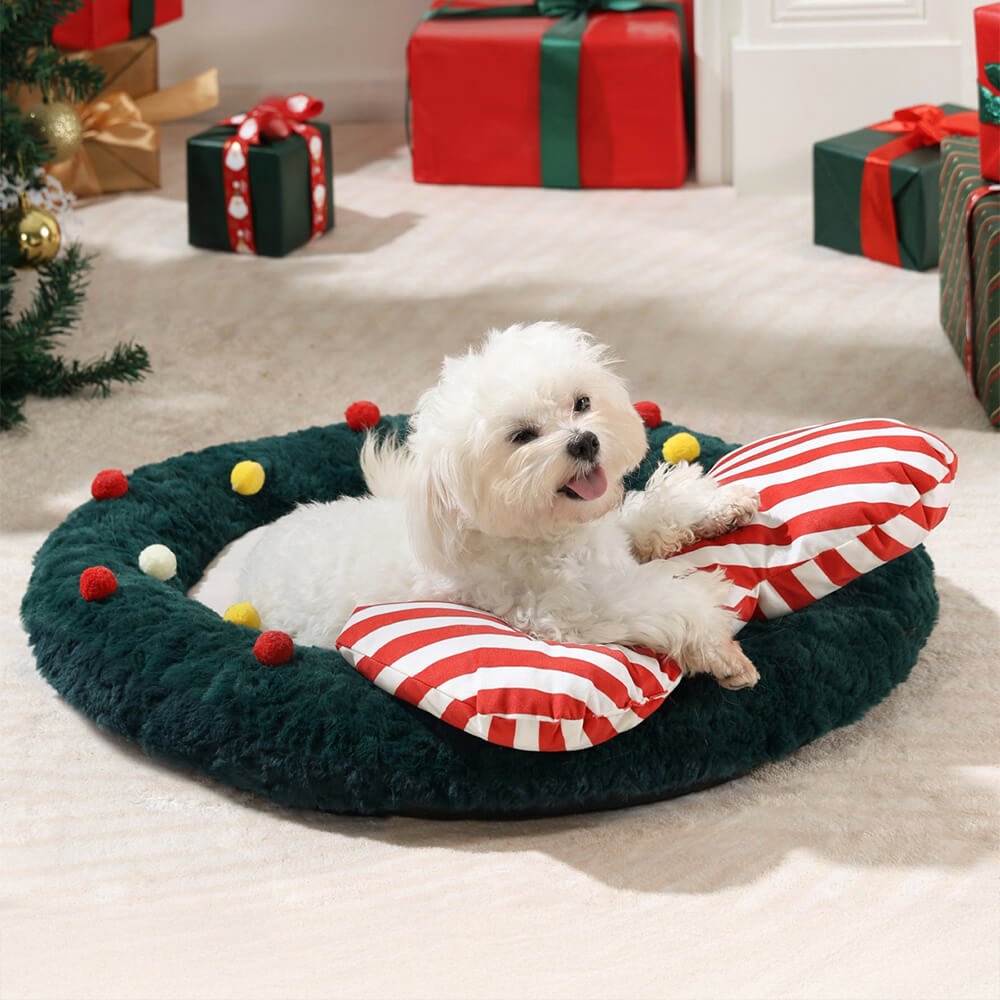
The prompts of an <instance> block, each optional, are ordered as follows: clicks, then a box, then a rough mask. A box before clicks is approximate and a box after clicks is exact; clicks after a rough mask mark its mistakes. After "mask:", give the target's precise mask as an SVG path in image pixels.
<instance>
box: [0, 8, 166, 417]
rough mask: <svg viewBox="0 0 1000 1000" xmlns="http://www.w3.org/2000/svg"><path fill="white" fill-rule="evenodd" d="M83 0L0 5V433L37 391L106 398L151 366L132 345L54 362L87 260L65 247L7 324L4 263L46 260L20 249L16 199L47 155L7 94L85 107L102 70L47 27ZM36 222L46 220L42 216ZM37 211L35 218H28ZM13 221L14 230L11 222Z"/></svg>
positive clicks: (52, 239)
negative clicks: (69, 50)
mask: <svg viewBox="0 0 1000 1000" xmlns="http://www.w3.org/2000/svg"><path fill="white" fill-rule="evenodd" d="M81 6H82V2H81V0H4V2H3V3H0V173H2V180H3V182H4V183H3V189H4V190H6V191H7V192H8V193H9V192H11V191H17V192H21V193H22V194H21V197H22V200H21V201H20V202H19V203H18V204H11V203H10V202H9V201H8V202H7V203H6V204H4V205H3V206H2V207H3V208H4V209H5V213H4V216H3V221H4V225H3V227H2V229H3V234H2V238H0V429H2V430H9V429H10V428H11V427H13V426H15V425H16V424H18V423H23V422H24V414H23V412H22V405H23V403H24V400H25V398H26V397H27V396H28V395H29V394H31V393H35V394H37V395H41V396H59V395H68V394H70V393H74V392H78V391H80V390H81V389H84V388H88V387H89V388H93V389H94V390H95V391H97V392H100V393H102V394H103V395H107V394H108V392H110V388H111V384H112V383H113V382H134V381H137V380H138V379H141V378H142V377H143V376H144V374H145V372H147V371H149V358H148V356H147V354H146V351H145V349H144V348H143V347H141V346H140V345H135V344H118V345H117V346H116V347H115V348H114V349H113V350H112V352H111V356H110V357H104V358H99V359H98V360H96V361H92V362H88V363H86V364H81V363H80V362H79V361H68V362H67V361H65V360H64V359H63V358H62V357H61V356H59V355H57V354H55V353H54V352H55V349H56V347H57V345H58V343H59V341H61V340H63V339H64V338H66V337H68V336H69V335H70V334H71V333H72V328H73V326H74V325H75V324H76V323H77V322H78V320H79V318H80V310H81V307H82V304H83V300H84V289H85V286H86V274H87V271H88V268H89V266H90V258H89V257H88V256H86V255H84V253H83V252H82V251H81V249H80V248H79V246H77V245H76V244H73V245H72V246H69V247H66V246H65V245H64V247H63V252H62V254H61V256H58V257H55V258H54V259H51V260H49V262H48V263H45V264H43V265H42V266H41V267H39V269H38V270H39V281H38V286H37V288H36V290H35V292H34V298H33V300H32V302H31V304H30V305H29V306H28V307H27V308H26V309H24V311H23V312H22V313H21V315H20V316H19V317H18V318H17V319H16V320H15V319H14V317H13V301H14V286H15V283H16V281H17V273H16V271H15V270H14V267H13V266H12V265H14V264H19V265H20V264H23V263H29V264H32V263H38V260H39V259H45V257H35V258H34V259H32V258H31V257H30V256H29V257H27V258H26V257H25V254H24V244H23V242H22V241H24V240H25V239H27V238H29V237H30V235H31V234H30V233H26V232H25V226H24V222H25V220H26V219H27V215H23V214H20V213H23V212H24V209H25V207H26V206H28V205H29V201H28V200H27V199H25V198H24V197H23V196H24V195H25V194H28V195H30V194H31V192H32V191H34V192H35V193H36V196H37V193H38V191H39V189H40V188H41V187H43V186H44V183H43V182H42V180H41V179H42V178H43V174H42V168H43V166H44V164H45V163H47V162H48V161H49V160H50V159H51V157H52V150H51V148H50V147H47V146H46V144H45V143H44V142H42V141H41V139H40V137H39V135H38V134H37V132H36V131H35V127H34V126H33V125H32V123H31V122H29V121H28V120H27V119H26V118H25V117H24V116H23V115H22V114H21V111H20V109H19V108H18V105H17V104H16V103H15V101H14V100H13V99H12V98H11V97H10V96H8V95H9V94H11V93H12V92H13V88H14V87H16V86H25V85H26V86H33V87H38V88H39V89H40V90H41V92H42V94H43V95H44V96H45V99H46V100H47V101H48V100H52V99H55V100H58V99H60V98H67V99H69V100H73V101H77V102H80V101H84V100H86V99H88V98H90V97H93V96H95V95H96V94H97V93H99V91H100V89H101V87H102V85H103V82H104V73H103V71H102V70H101V69H100V68H99V67H97V66H94V65H92V64H90V63H89V62H87V61H86V60H84V59H80V58H75V57H66V56H65V55H64V54H63V53H62V52H60V51H58V50H57V49H54V48H53V47H52V46H51V45H50V44H49V39H50V38H51V35H52V29H53V27H54V26H55V25H56V24H58V23H59V22H60V21H61V20H63V19H64V18H65V17H66V15H67V14H70V13H72V12H73V11H75V10H77V9H79V8H80V7H81ZM41 216H42V219H43V221H44V220H45V213H41ZM37 217H38V213H37V212H36V218H37ZM19 223H20V228H19V225H18V224H19ZM46 224H47V225H48V226H49V229H50V230H51V229H52V228H53V227H55V233H54V235H52V234H51V233H50V232H48V231H45V232H46V239H47V240H48V251H49V252H48V253H47V254H46V257H51V255H52V253H54V252H55V249H56V248H57V247H58V245H59V241H60V238H61V237H60V235H59V233H58V226H57V225H56V222H55V220H54V219H53V218H52V217H48V219H47V223H46Z"/></svg>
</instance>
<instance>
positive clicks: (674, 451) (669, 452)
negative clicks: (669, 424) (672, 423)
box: [663, 431, 701, 465]
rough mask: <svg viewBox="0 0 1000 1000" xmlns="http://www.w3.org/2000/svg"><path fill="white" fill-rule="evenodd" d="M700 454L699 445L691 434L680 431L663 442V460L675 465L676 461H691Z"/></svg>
mask: <svg viewBox="0 0 1000 1000" xmlns="http://www.w3.org/2000/svg"><path fill="white" fill-rule="evenodd" d="M700 454H701V445H700V444H698V439H697V438H696V437H695V436H694V435H693V434H688V433H687V431H681V432H680V433H679V434H674V435H673V437H668V438H667V440H666V441H664V442H663V461H664V462H669V463H670V464H671V465H676V464H677V463H678V462H693V461H694V460H695V459H696V458H697V457H698V456H699V455H700Z"/></svg>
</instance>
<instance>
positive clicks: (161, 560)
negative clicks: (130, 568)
mask: <svg viewBox="0 0 1000 1000" xmlns="http://www.w3.org/2000/svg"><path fill="white" fill-rule="evenodd" d="M139 569H141V570H142V571H143V573H145V574H146V576H151V577H153V578H154V579H155V580H169V579H170V578H171V577H172V576H173V575H174V574H175V573H176V572H177V557H176V556H175V555H174V554H173V552H171V551H170V549H168V548H167V547H166V545H160V544H159V543H156V544H154V545H147V546H146V547H145V548H144V549H143V550H142V551H141V552H140V553H139Z"/></svg>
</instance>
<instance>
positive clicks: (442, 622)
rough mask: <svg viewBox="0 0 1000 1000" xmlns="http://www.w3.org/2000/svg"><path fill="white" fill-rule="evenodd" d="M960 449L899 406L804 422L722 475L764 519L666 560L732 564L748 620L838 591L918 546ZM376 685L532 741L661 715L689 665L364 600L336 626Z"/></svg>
mask: <svg viewBox="0 0 1000 1000" xmlns="http://www.w3.org/2000/svg"><path fill="white" fill-rule="evenodd" d="M955 468H956V458H955V454H954V452H953V451H952V450H951V449H950V448H949V447H948V446H947V445H946V444H945V443H944V442H943V441H941V440H940V438H937V437H935V436H934V435H933V434H929V433H927V432H925V431H920V430H917V429H915V428H912V427H908V426H906V425H905V424H901V423H898V422H896V421H893V420H854V421H845V422H841V423H835V424H825V425H822V426H817V427H805V428H801V429H799V430H795V431H790V432H788V433H786V434H779V435H775V436H774V437H770V438H765V439H763V440H761V441H756V442H754V443H753V444H748V445H745V446H743V447H742V448H738V449H736V450H735V451H733V452H730V453H729V454H728V455H725V456H723V458H721V459H720V460H719V461H718V462H717V463H716V464H715V466H714V467H713V468H712V470H711V475H712V477H713V478H715V479H716V480H717V481H718V482H719V483H723V484H724V483H733V482H746V483H749V484H751V485H753V486H754V487H756V489H757V490H758V491H759V492H760V496H761V505H760V510H759V511H758V513H757V515H756V516H755V517H754V518H753V520H752V521H751V522H750V523H749V524H746V525H744V526H743V527H741V528H738V529H736V530H735V531H732V532H730V533H728V534H727V535H724V536H721V537H719V538H714V539H711V540H709V541H705V542H699V543H697V544H695V545H693V546H691V547H690V548H688V549H687V550H685V551H684V552H682V553H680V554H678V555H676V556H673V557H671V559H670V560H669V561H670V562H671V563H673V564H675V565H676V567H677V572H678V574H682V573H687V572H692V571H694V570H697V569H710V568H712V567H715V566H721V567H722V568H723V569H724V570H725V572H726V574H727V576H729V578H730V579H731V580H732V582H733V591H732V599H731V602H730V604H731V606H732V607H733V609H734V610H735V612H736V614H737V617H738V619H739V620H740V622H741V623H742V622H746V621H749V620H750V619H751V618H774V617H777V616H779V615H783V614H787V613H788V612H790V611H794V610H797V609H799V608H802V607H805V606H806V605H807V604H810V603H812V602H813V601H815V600H818V599H819V598H821V597H824V596H825V595H826V594H829V593H832V592H833V591H834V590H836V589H838V588H839V587H842V586H844V585H845V584H847V583H849V582H850V581H851V580H853V579H855V578H857V577H859V576H861V575H862V574H863V573H867V572H868V571H869V570H872V569H874V568H875V567H877V566H880V565H882V564H883V563H886V562H888V561H889V560H890V559H894V558H895V557H896V556H899V555H902V554H903V553H904V552H908V551H909V550H910V549H912V548H913V547H914V546H916V545H918V544H919V543H920V542H921V541H922V540H923V538H924V537H925V536H926V535H927V533H928V532H929V531H930V530H931V529H932V528H933V527H935V526H936V525H937V524H938V523H940V521H941V519H942V518H943V517H944V515H945V513H946V511H947V509H948V500H949V494H950V492H951V484H952V481H953V480H954V477H955ZM337 648H338V649H339V650H340V652H341V653H342V654H343V656H344V657H345V659H347V660H348V661H349V662H350V663H352V664H353V665H354V666H355V668H356V669H357V670H359V671H360V672H361V673H362V674H364V675H365V676H366V677H367V678H368V679H369V680H371V681H373V682H374V683H375V684H377V685H378V686H379V687H381V688H383V689H384V690H386V691H388V692H390V693H391V694H394V695H396V696H397V697H399V698H402V699H403V700H405V701H408V702H410V703H411V704H413V705H417V706H419V707H420V708H422V709H425V710H426V711H428V712H430V713H431V714H433V715H436V716H437V717H438V718H440V719H442V720H444V721H445V722H448V723H450V724H452V725H454V726H457V727H458V728H459V729H463V730H465V731H466V732H468V733H471V734H472V735H475V736H479V737H481V738H482V739H485V740H489V741H490V742H492V743H498V744H501V745H503V746H507V747H515V748H517V749H523V750H577V749H582V748H584V747H589V746H593V745H595V744H598V743H603V742H604V741H605V740H608V739H610V738H611V737H612V736H615V735H617V734H618V733H620V732H624V731H625V730H627V729H631V728H633V727H634V726H637V725H638V724H639V723H640V722H642V720H643V719H645V718H647V717H648V716H649V715H651V714H652V713H653V711H655V710H656V709H657V708H658V707H659V706H660V705H661V704H662V703H663V701H664V699H665V698H666V697H667V695H669V694H670V692H671V691H672V690H673V689H674V688H675V687H676V685H677V683H678V681H679V680H680V671H679V670H678V669H677V666H676V664H674V663H673V662H672V661H670V660H667V659H665V658H663V659H658V658H657V657H655V656H653V655H652V654H649V653H648V652H643V651H639V650H632V649H627V648H626V647H623V646H582V645H572V644H567V643H550V642H543V641H541V640H537V639H532V638H530V637H529V636H526V635H524V634H523V633H521V632H518V631H517V630H516V629H514V628H512V627H511V626H510V625H507V624H506V623H505V622H503V621H501V620H500V619H499V618H495V617H493V616H492V615H488V614H486V613H485V612H482V611H478V610H476V609H475V608H467V607H464V606H462V605H455V604H444V603H441V602H421V603H411V604H395V605H373V606H370V607H364V608H358V609H357V610H356V611H355V612H354V614H353V615H352V616H351V618H350V620H349V621H348V622H347V624H346V625H345V627H344V630H343V632H342V633H341V635H340V637H339V638H338V640H337Z"/></svg>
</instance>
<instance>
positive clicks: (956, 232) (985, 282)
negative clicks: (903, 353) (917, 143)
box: [940, 3, 1000, 427]
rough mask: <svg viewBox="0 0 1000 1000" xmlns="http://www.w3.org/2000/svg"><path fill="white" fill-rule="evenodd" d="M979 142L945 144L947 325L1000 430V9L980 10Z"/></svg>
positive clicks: (942, 223) (952, 140) (977, 14)
mask: <svg viewBox="0 0 1000 1000" xmlns="http://www.w3.org/2000/svg"><path fill="white" fill-rule="evenodd" d="M975 19H976V56H977V61H978V64H979V114H980V118H981V131H980V136H979V138H978V139H977V138H968V139H960V138H950V139H946V140H945V141H944V142H943V143H942V155H943V165H942V168H941V215H940V233H941V325H942V326H943V327H944V329H945V332H946V333H947V335H948V339H949V340H950V341H951V344H952V346H953V347H954V348H955V353H956V354H957V355H958V357H959V360H960V361H961V362H962V364H963V366H964V367H965V370H966V373H967V375H968V377H969V381H970V383H971V385H972V389H973V392H975V394H976V396H977V398H978V399H979V401H980V403H981V404H982V406H983V408H984V409H985V411H986V414H987V416H988V417H989V418H990V421H991V423H992V424H993V425H994V426H995V427H998V426H1000V87H998V86H997V83H998V82H1000V3H994V4H990V5H988V6H986V7H980V8H977V9H976V11H975Z"/></svg>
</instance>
